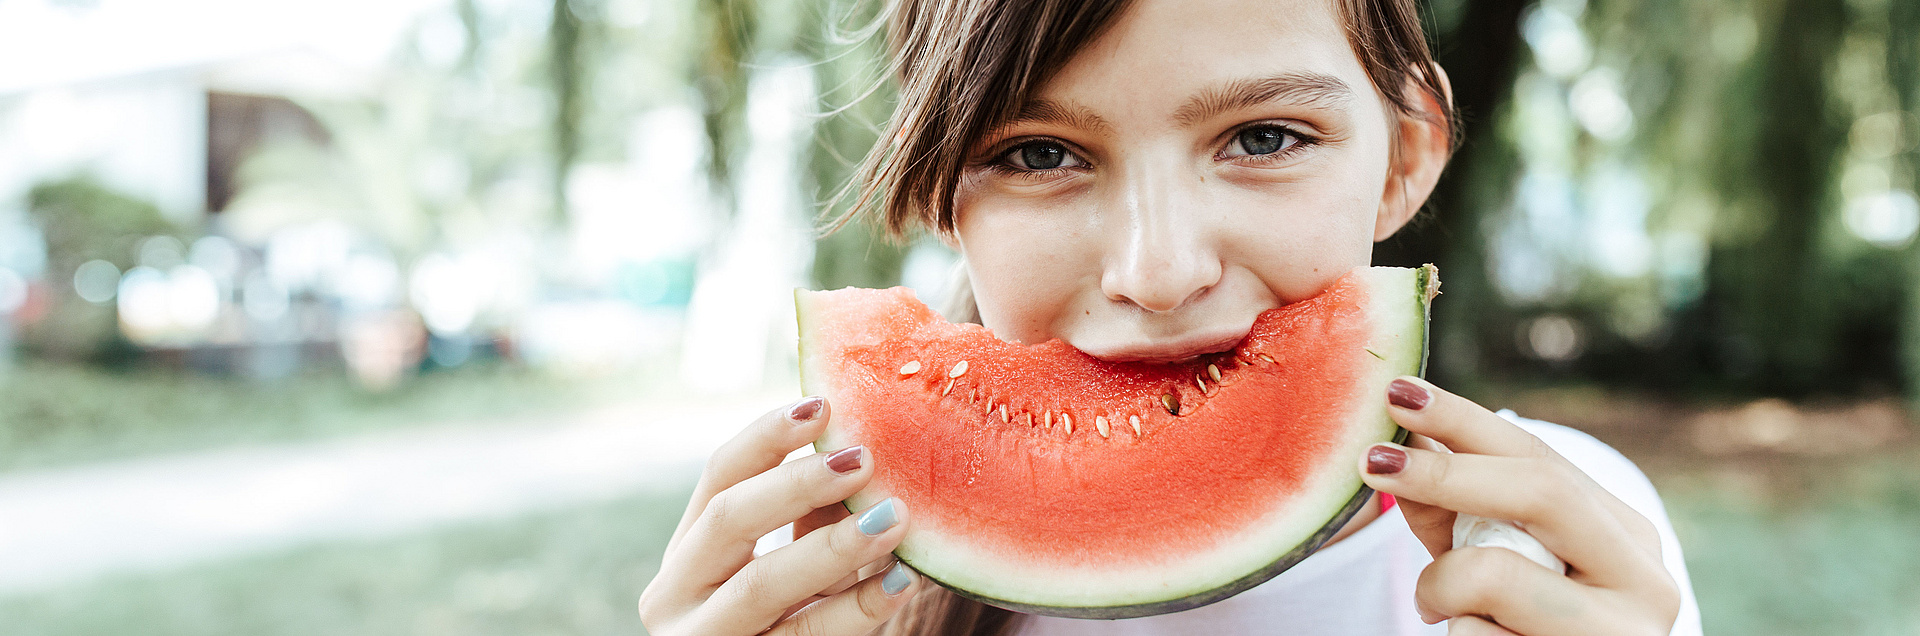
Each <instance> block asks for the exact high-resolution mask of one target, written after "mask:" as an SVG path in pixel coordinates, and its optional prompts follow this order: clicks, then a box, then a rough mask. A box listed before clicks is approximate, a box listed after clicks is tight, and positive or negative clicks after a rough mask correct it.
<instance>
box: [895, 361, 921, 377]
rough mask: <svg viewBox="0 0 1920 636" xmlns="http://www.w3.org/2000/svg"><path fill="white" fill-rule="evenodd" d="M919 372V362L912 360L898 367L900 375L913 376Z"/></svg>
mask: <svg viewBox="0 0 1920 636" xmlns="http://www.w3.org/2000/svg"><path fill="white" fill-rule="evenodd" d="M919 372H920V361H919V360H912V361H909V362H907V363H906V364H903V365H900V375H913V374H915V373H919Z"/></svg>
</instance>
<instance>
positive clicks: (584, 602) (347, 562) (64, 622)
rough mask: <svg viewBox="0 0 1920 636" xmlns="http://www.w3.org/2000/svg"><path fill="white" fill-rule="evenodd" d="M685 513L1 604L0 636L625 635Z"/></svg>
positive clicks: (661, 506) (525, 523)
mask: <svg viewBox="0 0 1920 636" xmlns="http://www.w3.org/2000/svg"><path fill="white" fill-rule="evenodd" d="M689 488H690V486H689ZM685 505H686V497H685V494H684V492H675V493H674V494H670V495H667V494H660V495H649V496H639V497H633V498H629V499H624V500H620V501H616V502H613V503H607V504H600V505H595V506H591V507H586V508H581V509H575V510H570V511H566V512H562V513H554V514H547V515H541V516H537V517H529V518H525V519H518V520H512V521H504V522H494V523H486V524H475V525H470V526H465V527H458V528H453V529H448V530H443V531H439V532H434V533H429V534H424V535H417V536H411V537H406V538H399V539H387V540H377V541H364V542H346V543H336V544H329V545H326V546H322V547H313V548H304V549H299V550H295V551H290V552H285V553H277V554H268V555H261V556H255V557H250V558H244V559H240V560H235V561H228V562H222V563H218V564H214V565H207V566H200V567H194V568H190V569H187V570H184V571H175V572H160V573H151V574H142V575H137V576H121V577H116V578H112V579H109V580H105V581H101V582H97V583H91V584H86V585H81V586H77V587H73V588H68V589H63V590H59V591H56V592H49V593H41V594H37V595H32V596H24V597H15V598H10V599H9V598H0V617H5V618H4V619H0V633H5V634H7V635H8V636H60V635H74V636H80V635H97V634H140V635H142V636H223V635H232V636H273V635H285V636H293V635H296V634H299V635H313V636H341V635H348V634H352V635H395V636H399V635H407V636H439V635H448V636H452V635H459V636H486V635H489V634H498V635H502V636H506V635H513V636H537V635H543V634H554V635H560V634H567V635H571V636H581V635H598V634H606V635H616V634H617V635H620V636H632V635H634V634H640V633H642V632H643V631H644V630H642V629H641V627H640V619H639V617H638V616H637V615H636V613H635V611H634V604H635V602H636V601H637V600H638V599H639V596H640V590H641V589H642V588H644V587H645V586H646V583H647V581H648V580H650V579H652V577H653V573H654V571H655V569H656V568H658V566H659V558H660V551H661V549H662V548H663V547H665V545H666V542H667V538H668V537H669V536H671V535H672V533H673V527H674V524H675V522H677V521H678V520H679V516H680V511H681V509H682V507H683V506H685Z"/></svg>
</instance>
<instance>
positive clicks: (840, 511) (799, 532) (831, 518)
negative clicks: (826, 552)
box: [793, 503, 852, 540]
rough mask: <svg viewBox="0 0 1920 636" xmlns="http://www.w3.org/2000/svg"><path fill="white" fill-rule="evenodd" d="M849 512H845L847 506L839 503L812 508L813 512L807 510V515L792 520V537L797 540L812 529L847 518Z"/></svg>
mask: <svg viewBox="0 0 1920 636" xmlns="http://www.w3.org/2000/svg"><path fill="white" fill-rule="evenodd" d="M849 514H852V513H850V512H847V507H846V506H845V505H844V504H839V503H834V504H828V505H825V506H821V507H819V508H814V509H813V512H809V513H807V516H804V517H801V518H800V519H799V520H796V521H794V522H793V538H794V539H796V540H797V539H799V538H800V537H804V536H807V534H808V533H811V532H813V531H814V530H817V529H820V528H825V527H827V526H830V525H833V524H834V523H835V522H837V521H839V520H841V519H845V518H847V515H849Z"/></svg>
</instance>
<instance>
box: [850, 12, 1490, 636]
mask: <svg viewBox="0 0 1920 636" xmlns="http://www.w3.org/2000/svg"><path fill="white" fill-rule="evenodd" d="M890 1H891V2H892V5H891V6H890V7H889V11H888V13H887V18H886V19H887V29H888V30H887V45H888V49H889V52H890V53H891V55H892V59H893V64H892V73H893V77H894V79H895V80H896V81H898V82H899V88H900V93H899V100H898V103H897V104H896V106H895V110H894V114H893V117H892V118H891V120H890V121H889V122H888V125H887V127H886V129H885V131H884V132H883V133H882V135H881V137H880V140H879V142H877V143H876V144H875V145H874V148H873V150H872V151H870V152H869V153H868V154H867V156H866V158H865V159H864V160H863V161H862V162H861V164H860V166H859V168H858V170H857V171H856V172H855V177H854V179H853V181H852V182H850V183H849V184H848V188H849V190H843V191H842V194H843V195H844V194H846V193H847V192H850V191H853V190H851V189H853V188H857V192H858V197H857V198H856V199H855V200H854V204H853V205H852V206H850V207H849V208H847V210H846V211H845V212H844V213H843V214H842V215H841V216H839V217H838V218H836V219H835V220H834V221H833V222H832V224H831V227H832V228H838V227H841V226H843V225H845V224H846V223H847V222H848V221H849V220H851V219H852V218H853V217H854V216H856V215H858V214H861V213H862V212H863V211H866V210H869V209H877V210H878V212H879V213H880V214H881V219H880V220H881V222H882V224H883V225H884V226H885V227H886V229H887V231H888V233H889V234H891V235H893V236H895V237H901V236H904V235H905V234H906V233H907V231H908V230H910V229H912V228H913V227H916V226H919V227H927V228H931V229H934V230H936V231H938V232H942V233H945V232H951V231H952V230H953V227H954V219H953V212H954V210H953V195H954V189H955V187H956V186H957V185H958V183H959V178H960V173H961V171H962V169H963V168H964V167H965V163H966V161H967V154H968V150H969V149H970V148H971V147H972V146H973V144H974V143H976V142H977V141H978V140H979V139H980V138H981V137H983V136H985V135H986V134H988V133H990V132H991V131H992V130H993V129H994V128H995V127H996V126H999V125H1001V124H1002V123H1004V122H1006V121H1008V120H1010V119H1011V118H1012V117H1013V116H1015V114H1017V113H1019V112H1020V109H1021V108H1023V107H1025V106H1026V105H1027V102H1028V100H1029V99H1030V98H1031V96H1032V94H1033V92H1034V91H1036V90H1038V88H1039V87H1040V86H1042V85H1043V84H1045V83H1046V81H1047V80H1048V79H1050V78H1051V77H1052V76H1053V75H1054V73H1056V72H1057V71H1059V70H1060V68H1061V67H1064V66H1065V65H1066V64H1067V61H1068V60H1069V59H1071V58H1072V57H1073V55H1074V54H1075V53H1077V52H1079V51H1080V50H1081V49H1082V48H1085V47H1086V45H1087V44H1089V43H1091V42H1093V40H1094V39H1095V38H1097V37H1098V36H1099V35H1100V34H1101V32H1102V31H1103V30H1104V29H1106V28H1107V27H1108V26H1109V25H1110V24H1111V23H1112V22H1113V19H1114V18H1115V17H1117V16H1119V15H1120V14H1121V13H1122V12H1123V11H1125V9H1126V7H1127V5H1128V2H1129V0H890ZM1331 1H1333V2H1337V3H1338V4H1339V8H1340V13H1341V18H1342V20H1343V22H1344V23H1345V25H1346V29H1347V39H1348V41H1349V42H1350V43H1351V44H1352V46H1353V51H1354V54H1355V55H1356V56H1357V57H1359V59H1360V63H1361V65H1362V67H1363V68H1365V69H1366V71H1367V76H1368V78H1369V79H1370V80H1371V81H1372V82H1373V85H1374V88H1375V89H1376V90H1377V91H1378V92H1379V93H1380V94H1381V95H1383V96H1384V97H1385V99H1386V100H1387V103H1388V105H1389V106H1391V109H1392V110H1393V111H1394V112H1395V114H1396V115H1398V116H1399V117H1401V118H1403V119H1417V120H1424V121H1427V122H1429V123H1432V124H1436V125H1439V126H1442V127H1443V128H1444V129H1445V130H1446V131H1447V133H1448V135H1450V136H1451V135H1453V133H1454V130H1455V128H1456V127H1455V126H1454V123H1453V107H1452V104H1451V101H1450V99H1449V98H1450V96H1449V95H1447V91H1446V86H1445V84H1444V82H1443V81H1442V80H1441V79H1440V76H1439V74H1438V73H1434V72H1431V71H1432V70H1433V69H1435V68H1436V66H1435V65H1434V60H1433V53H1432V51H1431V50H1430V49H1429V48H1428V45H1427V38H1426V35H1425V33H1424V32H1423V31H1422V29H1421V24H1420V13H1419V10H1418V9H1417V8H1416V6H1415V1H1416V0H1331ZM1409 89H1412V90H1417V91H1418V93H1417V94H1416V93H1413V92H1411V91H1410V90H1409ZM1429 104H1436V105H1438V109H1439V110H1438V112H1435V111H1434V109H1433V107H1432V106H1429ZM1388 129H1389V130H1390V131H1394V132H1395V133H1396V134H1395V139H1397V138H1398V137H1397V129H1398V127H1397V126H1389V127H1388ZM1395 145H1396V148H1395V149H1394V156H1395V157H1396V159H1395V162H1396V163H1397V162H1398V159H1397V157H1398V156H1399V155H1398V148H1397V146H1398V143H1397V141H1396V142H1395ZM969 300H970V299H969ZM1017 619H1018V617H1017V616H1016V615H1014V614H1013V613H1012V612H1008V611H1007V610H1003V609H999V608H995V607H989V606H987V605H984V604H981V603H978V602H974V601H971V600H967V599H964V598H960V597H959V596H956V595H954V594H953V593H952V592H948V591H947V590H945V589H942V588H938V587H935V588H933V589H929V590H927V591H925V592H923V593H921V594H920V595H919V597H918V598H915V599H914V600H913V601H912V602H911V603H909V604H908V605H907V607H906V608H905V609H903V610H902V611H901V613H900V614H899V615H897V616H895V617H894V619H893V620H891V621H889V622H888V623H887V624H886V625H885V626H883V627H882V628H881V629H880V630H879V632H878V633H880V634H883V635H886V636H909V635H912V636H922V635H938V636H990V635H994V634H1000V633H1003V632H1006V631H1008V630H1009V629H1010V628H1011V627H1014V626H1015V625H1017Z"/></svg>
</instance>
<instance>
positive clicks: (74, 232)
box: [20, 176, 180, 362]
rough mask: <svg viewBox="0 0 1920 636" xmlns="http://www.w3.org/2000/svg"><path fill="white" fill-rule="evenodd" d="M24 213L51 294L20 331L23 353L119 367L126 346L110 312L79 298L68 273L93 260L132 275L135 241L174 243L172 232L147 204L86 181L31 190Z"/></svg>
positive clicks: (170, 225) (109, 307) (49, 184)
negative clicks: (43, 259)
mask: <svg viewBox="0 0 1920 636" xmlns="http://www.w3.org/2000/svg"><path fill="white" fill-rule="evenodd" d="M27 210H28V214H29V215H30V217H31V218H32V219H33V220H34V222H35V223H36V224H37V225H38V226H39V227H40V231H41V232H42V234H43V235H44V236H45V238H46V242H47V272H46V273H47V280H48V281H49V282H50V283H52V285H53V292H54V293H53V295H52V298H51V299H50V302H49V306H48V309H47V313H46V314H45V315H43V316H41V317H40V318H39V320H37V321H34V322H32V323H29V324H27V325H25V327H24V329H22V330H21V334H20V340H21V344H22V345H23V348H24V349H25V350H26V351H28V352H29V353H32V354H34V355H38V356H41V357H45V358H52V359H59V360H87V361H96V362H120V361H124V360H125V359H127V358H128V357H129V356H130V353H129V352H130V351H131V345H130V344H129V343H128V342H127V341H126V339H125V338H124V337H122V336H121V335H120V328H119V322H118V320H117V316H118V314H117V313H116V312H115V311H114V305H113V304H112V303H101V304H95V303H92V302H89V301H87V300H84V299H82V298H80V296H79V295H78V294H77V293H76V292H75V288H74V283H73V281H74V273H75V272H76V271H77V270H79V269H80V266H81V265H82V264H84V263H87V262H88V261H95V260H100V261H106V262H109V263H112V264H113V265H114V267H115V268H117V269H119V270H121V271H126V270H128V269H132V268H133V267H134V266H135V265H136V264H138V262H139V259H138V254H139V246H140V244H141V242H142V241H143V240H145V239H148V238H150V237H154V236H175V237H176V238H177V237H178V236H179V232H180V229H179V228H177V227H175V226H174V224H173V223H171V222H169V221H168V220H167V219H166V217H164V216H162V215H161V214H160V209H159V208H158V207H155V206H154V204H153V203H151V202H149V201H145V200H142V199H139V198H137V197H134V196H131V195H128V194H126V193H123V192H119V191H117V190H114V189H113V188H111V187H108V186H106V185H104V184H102V183H100V182H99V181H97V180H95V179H94V178H92V177H89V176H75V177H70V178H66V179H59V180H55V181H49V182H45V183H41V184H38V185H35V186H34V187H33V188H32V189H31V190H29V191H28V193H27Z"/></svg>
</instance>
